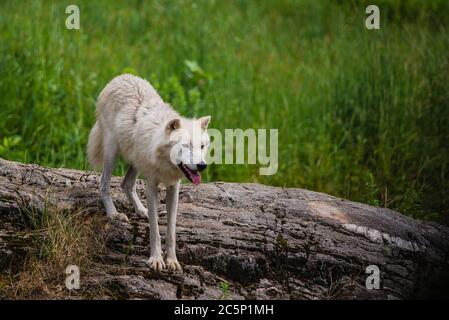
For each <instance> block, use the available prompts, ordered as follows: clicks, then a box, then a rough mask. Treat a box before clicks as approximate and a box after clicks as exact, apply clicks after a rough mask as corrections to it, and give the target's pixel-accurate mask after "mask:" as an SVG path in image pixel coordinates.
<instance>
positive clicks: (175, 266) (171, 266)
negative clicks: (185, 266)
mask: <svg viewBox="0 0 449 320" xmlns="http://www.w3.org/2000/svg"><path fill="white" fill-rule="evenodd" d="M165 266H166V267H167V269H168V270H170V271H182V268H181V265H180V264H179V262H178V259H176V258H167V259H166V260H165Z"/></svg>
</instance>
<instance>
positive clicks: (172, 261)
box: [165, 182, 181, 271]
mask: <svg viewBox="0 0 449 320" xmlns="http://www.w3.org/2000/svg"><path fill="white" fill-rule="evenodd" d="M178 196H179V182H178V183H176V184H175V185H173V186H168V187H167V201H166V202H167V238H166V241H165V245H166V253H167V259H166V265H167V268H168V269H170V270H173V271H177V270H179V271H180V270H181V265H180V264H179V262H178V259H177V258H176V214H177V211H178Z"/></svg>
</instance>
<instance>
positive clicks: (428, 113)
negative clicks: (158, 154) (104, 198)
mask: <svg viewBox="0 0 449 320" xmlns="http://www.w3.org/2000/svg"><path fill="white" fill-rule="evenodd" d="M72 3H73V1H71V2H70V1H69V2H68V1H21V2H20V4H19V3H17V1H8V0H3V1H1V3H0V12H1V13H0V36H1V41H0V70H1V75H0V157H4V158H7V159H11V160H17V161H22V162H35V163H40V164H43V165H49V166H56V167H60V166H61V167H76V168H82V169H85V168H88V166H87V162H86V152H85V145H86V141H87V136H88V133H89V129H90V127H91V126H92V124H93V123H94V104H95V99H96V97H97V95H98V93H99V91H100V90H101V89H102V88H103V87H104V85H105V84H106V83H107V82H108V81H109V80H110V79H111V78H112V77H114V76H116V75H118V74H121V73H124V72H131V73H134V74H137V75H139V76H142V77H145V78H147V79H149V80H150V81H151V82H152V84H153V85H154V86H155V87H156V88H157V89H158V90H159V91H160V93H161V95H162V96H163V98H164V99H166V100H167V101H169V102H170V103H172V104H173V105H174V106H175V107H176V108H177V109H178V110H179V111H180V112H181V113H183V114H184V115H187V116H189V115H190V116H191V115H197V116H200V115H205V114H211V115H212V120H213V121H212V124H211V126H212V127H215V128H218V129H221V130H223V129H225V128H242V129H246V128H278V129H279V139H280V141H279V162H280V163H279V171H278V173H277V174H275V175H274V176H259V175H258V167H257V166H254V165H214V166H210V168H209V169H208V170H207V172H206V173H205V174H204V176H205V177H204V178H205V180H206V181H207V180H209V181H212V180H225V181H256V182H261V183H266V184H272V185H280V186H290V187H293V186H296V187H303V188H307V189H312V190H317V191H322V192H327V193H330V194H334V195H337V196H342V197H346V198H349V199H353V200H356V201H362V202H367V203H371V204H375V205H381V206H387V207H390V208H393V209H398V210H400V211H401V212H403V213H405V214H408V215H411V216H414V217H419V218H424V219H432V220H439V221H443V222H445V223H449V222H448V221H449V218H448V215H449V214H448V213H449V211H448V210H449V209H448V208H449V204H448V201H449V191H448V190H449V126H448V120H449V90H448V83H449V72H448V70H449V55H448V52H449V38H448V35H449V33H448V23H449V19H448V18H449V2H448V1H447V0H438V1H437V0H435V1H425V0H422V1H419V0H413V1H412V0H410V1H408V0H403V1H400V0H396V1H394V0H391V1H386V0H382V1H376V3H377V4H378V5H379V6H380V10H381V30H378V31H373V30H367V29H366V28H365V26H364V19H365V17H366V15H365V13H364V11H365V7H366V5H368V4H371V3H368V1H355V0H353V1H328V0H322V1H319V0H318V1H312V0H310V1H305V0H296V1H295V0H276V1H274V0H273V1H263V0H261V1H245V0H241V1H238V0H236V1H199V0H198V1H174V0H173V1H171V0H164V1H140V0H135V1H129V0H127V1H107V0H98V1H81V0H77V1H75V3H76V4H77V5H78V6H79V7H80V11H81V30H78V31H75V30H67V29H66V28H65V19H66V17H67V15H66V14H65V8H66V6H67V5H69V4H72ZM120 170H123V166H122V168H120V169H119V171H120Z"/></svg>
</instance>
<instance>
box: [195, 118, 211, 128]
mask: <svg viewBox="0 0 449 320" xmlns="http://www.w3.org/2000/svg"><path fill="white" fill-rule="evenodd" d="M210 119H211V117H210V116H205V117H201V118H199V119H198V121H199V122H200V123H201V129H203V130H206V129H207V126H209V122H210Z"/></svg>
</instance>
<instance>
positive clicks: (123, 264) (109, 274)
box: [0, 159, 449, 299]
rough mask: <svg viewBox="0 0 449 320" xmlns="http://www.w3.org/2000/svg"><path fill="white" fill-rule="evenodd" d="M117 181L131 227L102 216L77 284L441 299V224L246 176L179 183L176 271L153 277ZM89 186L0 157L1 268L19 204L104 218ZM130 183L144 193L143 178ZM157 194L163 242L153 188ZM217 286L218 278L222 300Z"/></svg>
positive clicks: (14, 249) (129, 292)
mask: <svg viewBox="0 0 449 320" xmlns="http://www.w3.org/2000/svg"><path fill="white" fill-rule="evenodd" d="M120 182H121V178H120V177H114V178H113V180H112V194H113V199H114V202H115V204H116V207H117V208H118V210H119V211H121V212H123V213H126V214H127V215H128V217H129V218H130V223H129V224H127V223H122V222H114V223H107V224H108V227H107V228H108V229H107V230H108V232H107V234H108V236H107V240H106V241H107V250H106V251H105V252H102V253H98V255H99V256H100V255H101V259H99V261H100V262H99V264H98V265H97V267H96V272H95V273H93V274H92V273H89V276H88V277H89V278H88V279H82V283H83V281H84V283H90V284H92V283H101V284H102V285H105V286H108V287H109V288H111V290H112V292H114V294H116V297H120V298H129V299H133V298H145V299H177V298H178V299H179V298H182V299H218V298H223V297H224V298H229V299H408V298H435V297H440V298H441V297H445V295H446V297H447V296H448V295H447V294H448V288H449V286H448V283H449V281H448V279H449V268H448V267H449V255H448V254H449V228H447V227H445V226H441V225H438V224H436V223H431V222H423V221H419V220H414V219H411V218H409V217H407V216H404V215H402V214H400V213H397V212H394V211H392V210H389V209H385V208H378V207H373V206H369V205H365V204H361V203H356V202H351V201H348V200H344V199H339V198H336V197H333V196H330V195H327V194H323V193H318V192H312V191H307V190H302V189H297V188H280V187H270V186H265V185H260V184H250V183H222V182H215V183H206V184H202V185H200V186H199V187H195V186H193V185H190V184H187V185H183V186H182V187H181V191H180V202H179V213H178V223H177V244H178V248H177V252H178V259H179V260H180V262H181V264H182V265H183V272H182V273H179V272H178V273H171V272H168V271H163V272H161V273H157V272H153V271H151V270H149V269H148V268H147V267H146V266H145V263H144V261H145V259H147V257H148V255H149V244H148V239H149V237H148V232H149V231H148V227H147V221H145V220H143V219H141V218H138V217H137V216H136V215H135V214H134V213H133V210H132V208H131V206H130V205H129V204H128V202H127V201H126V198H125V196H124V194H123V193H122V192H121V189H120ZM98 183H99V174H98V173H96V172H85V171H79V170H71V169H54V168H45V167H41V166H37V165H26V164H20V163H15V162H10V161H6V160H2V159H0V274H1V273H14V272H19V271H20V268H21V266H22V263H23V261H24V258H25V257H26V255H27V254H28V252H29V250H28V249H29V248H27V241H26V239H27V238H26V236H25V237H24V235H26V232H27V228H28V227H27V223H26V221H25V220H26V218H25V217H24V215H23V206H26V207H32V208H34V209H35V210H37V212H39V210H41V211H42V210H44V209H43V208H44V207H45V206H48V205H50V206H52V207H54V208H58V210H80V209H82V210H83V211H84V212H86V214H89V215H98V216H103V215H104V214H105V213H104V210H103V206H102V203H101V201H100V198H99V194H98ZM137 189H138V193H139V195H140V197H141V198H142V199H144V198H145V192H144V183H143V182H142V181H138V187H137ZM160 193H161V196H160V198H161V201H160V202H161V203H160V206H159V212H160V225H161V236H162V239H163V241H164V238H165V226H166V209H165V205H164V203H165V191H164V189H163V188H162V189H161V190H160ZM19 235H20V238H19ZM373 265H374V266H375V267H374V268H376V267H377V268H378V269H379V280H380V286H379V289H376V288H371V289H369V288H367V285H366V284H367V282H369V283H371V282H370V281H372V280H373V278H372V277H371V278H370V279H368V281H367V278H368V277H370V276H375V274H370V273H367V267H368V266H373ZM370 268H373V267H370ZM370 268H368V270H371V269H370ZM61 273H64V270H61ZM222 283H227V284H228V289H226V291H227V292H225V295H224V293H223V288H222V287H220V284H222ZM373 283H375V281H374V282H373ZM374 287H376V285H374ZM223 295H224V296H223ZM0 298H1V297H0ZM101 298H111V297H108V296H105V297H101Z"/></svg>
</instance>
